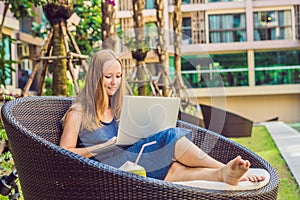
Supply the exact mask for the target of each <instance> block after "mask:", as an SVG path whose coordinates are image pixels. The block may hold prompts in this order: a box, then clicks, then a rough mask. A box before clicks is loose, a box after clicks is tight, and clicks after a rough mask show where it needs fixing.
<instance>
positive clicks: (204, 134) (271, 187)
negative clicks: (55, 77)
mask: <svg viewBox="0 0 300 200" xmlns="http://www.w3.org/2000/svg"><path fill="white" fill-rule="evenodd" d="M72 101H73V99H72V98H67V97H53V96H52V97H47V96H34V97H22V98H18V99H15V100H11V101H9V102H7V103H5V104H4V105H3V107H2V110H1V115H2V120H3V123H4V127H5V130H6V132H7V135H8V141H9V148H10V150H11V152H12V155H13V159H14V163H15V166H16V169H17V172H18V176H19V180H20V184H21V188H22V195H23V196H24V199H30V200H35V199H37V200H40V199H43V200H48V199H49V200H53V199H56V200H60V199H62V200H66V199H76V200H80V199H84V200H86V199H150V198H151V199H243V200H245V199H249V200H250V199H251V200H253V199H276V197H277V192H278V186H279V178H278V174H277V173H276V171H275V170H274V168H273V167H272V166H271V165H270V164H269V163H268V162H266V161H265V160H264V159H262V158H261V157H259V156H258V155H256V154H254V153H253V152H251V151H250V150H248V149H246V148H244V147H243V146H241V145H239V144H237V143H235V142H233V141H231V140H229V139H228V138H225V137H224V136H221V135H220V134H217V133H214V132H212V131H209V130H207V129H204V128H201V127H199V126H196V125H192V124H190V123H187V122H183V121H181V120H178V122H177V126H178V127H183V128H188V129H191V130H192V131H193V132H194V135H195V136H194V138H193V140H194V143H195V144H196V145H198V146H199V147H200V148H202V149H203V150H204V151H205V152H207V153H208V154H209V155H211V156H212V157H214V158H215V159H217V160H219V161H221V162H223V163H227V162H228V161H230V160H231V159H233V158H234V157H236V156H237V155H241V156H242V157H243V158H245V159H248V160H249V161H250V162H251V167H253V168H260V169H264V170H266V171H267V172H268V173H269V174H270V179H269V182H268V183H267V184H266V185H265V186H263V187H260V188H258V189H254V190H220V189H204V188H198V187H191V186H186V185H182V184H175V183H170V182H165V181H162V180H157V179H153V178H148V177H142V176H138V175H135V174H131V173H128V172H124V171H121V170H118V169H116V168H114V167H111V166H108V165H106V164H103V163H100V162H97V161H94V160H91V159H88V158H85V157H82V156H79V155H77V154H74V153H72V152H70V151H67V150H65V149H62V148H61V147H60V146H59V140H60V137H61V134H62V125H61V118H62V117H63V115H64V114H65V112H66V111H67V109H68V108H69V107H70V105H71V104H72Z"/></svg>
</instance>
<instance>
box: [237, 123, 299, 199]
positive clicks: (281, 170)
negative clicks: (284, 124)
mask: <svg viewBox="0 0 300 200" xmlns="http://www.w3.org/2000/svg"><path fill="white" fill-rule="evenodd" d="M231 139H232V140H234V141H236V142H237V143H239V144H241V145H243V146H245V147H246V148H248V149H250V150H251V151H253V152H255V153H256V154H258V155H259V156H261V157H262V158H263V159H265V160H266V161H268V162H269V163H270V164H271V165H272V166H273V167H274V168H275V170H276V171H277V173H278V174H279V178H280V185H279V191H278V198H277V199H278V200H281V199H282V200H286V199H300V189H299V187H298V185H297V182H296V181H295V179H294V177H293V175H292V173H291V171H290V170H289V168H288V166H287V164H286V162H285V160H284V159H283V158H282V156H281V154H280V152H279V150H278V149H277V146H276V144H275V143H274V141H273V139H272V137H271V136H270V134H269V132H268V131H267V129H266V128H265V127H264V126H253V129H252V135H251V137H247V138H231Z"/></svg>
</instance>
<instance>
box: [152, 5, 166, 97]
mask: <svg viewBox="0 0 300 200" xmlns="http://www.w3.org/2000/svg"><path fill="white" fill-rule="evenodd" d="M155 9H156V18H157V22H156V25H157V37H158V39H157V40H158V41H157V49H156V53H157V56H158V60H159V63H160V69H159V71H160V77H159V80H158V84H159V83H160V82H161V85H162V87H161V89H162V91H163V96H168V95H169V90H168V87H167V84H168V81H167V80H168V79H167V78H168V77H166V76H167V73H166V72H167V45H166V38H165V18H164V10H165V8H164V0H155Z"/></svg>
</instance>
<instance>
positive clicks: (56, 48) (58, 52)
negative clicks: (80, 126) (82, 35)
mask: <svg viewBox="0 0 300 200" xmlns="http://www.w3.org/2000/svg"><path fill="white" fill-rule="evenodd" d="M44 11H45V15H46V17H47V19H48V20H49V21H50V24H51V26H52V28H53V41H52V42H53V56H60V57H61V58H59V59H55V60H54V61H53V64H52V69H53V83H52V95H56V96H67V95H68V87H67V82H68V79H67V59H66V56H67V52H66V46H65V44H64V34H63V32H62V27H61V23H64V24H66V21H67V19H68V18H69V17H70V16H71V15H72V13H73V7H72V6H71V4H70V2H69V0H58V2H57V3H53V2H52V1H49V3H48V4H47V5H46V6H44Z"/></svg>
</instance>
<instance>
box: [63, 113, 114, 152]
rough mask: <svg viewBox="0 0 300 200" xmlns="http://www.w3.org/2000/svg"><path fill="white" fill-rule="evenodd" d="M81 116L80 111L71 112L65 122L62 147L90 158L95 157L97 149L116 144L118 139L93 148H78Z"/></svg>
mask: <svg viewBox="0 0 300 200" xmlns="http://www.w3.org/2000/svg"><path fill="white" fill-rule="evenodd" d="M80 124H81V114H80V112H78V111H75V110H70V111H69V112H68V113H67V116H66V118H65V121H64V130H63V133H62V136H61V139H60V144H59V145H60V146H61V147H62V148H64V149H66V150H69V151H71V152H73V153H76V154H79V155H81V156H84V157H87V158H90V157H93V156H95V154H96V152H97V149H99V148H103V147H105V146H107V145H109V144H112V143H115V141H116V138H112V139H110V140H109V141H107V142H105V143H102V144H97V145H94V146H91V147H83V148H77V147H76V145H77V140H78V134H79V131H80Z"/></svg>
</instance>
